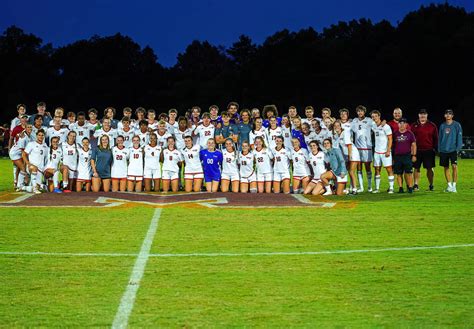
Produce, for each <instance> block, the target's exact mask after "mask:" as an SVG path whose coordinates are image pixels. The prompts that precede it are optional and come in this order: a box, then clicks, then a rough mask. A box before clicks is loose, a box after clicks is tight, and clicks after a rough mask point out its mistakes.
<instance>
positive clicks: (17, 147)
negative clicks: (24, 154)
mask: <svg viewBox="0 0 474 329" xmlns="http://www.w3.org/2000/svg"><path fill="white" fill-rule="evenodd" d="M34 141H36V137H35V136H33V133H31V135H29V136H28V135H27V134H26V132H25V133H24V134H23V137H20V135H18V139H17V140H16V141H15V143H14V144H13V146H12V147H11V149H10V152H20V157H21V151H23V150H24V149H25V148H26V146H27V145H28V143H31V142H34Z"/></svg>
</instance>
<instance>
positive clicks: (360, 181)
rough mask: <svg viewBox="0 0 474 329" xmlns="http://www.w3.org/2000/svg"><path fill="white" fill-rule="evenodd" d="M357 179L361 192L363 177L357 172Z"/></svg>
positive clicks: (360, 172)
mask: <svg viewBox="0 0 474 329" xmlns="http://www.w3.org/2000/svg"><path fill="white" fill-rule="evenodd" d="M357 178H359V186H360V189H361V190H363V189H364V181H363V179H364V177H363V176H362V171H357Z"/></svg>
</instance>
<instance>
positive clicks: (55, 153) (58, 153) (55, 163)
mask: <svg viewBox="0 0 474 329" xmlns="http://www.w3.org/2000/svg"><path fill="white" fill-rule="evenodd" d="M62 161H63V150H62V149H61V147H60V146H59V147H58V148H57V149H53V148H50V149H49V154H48V162H47V164H46V168H51V169H54V170H58V169H59V164H60V163H61V162H62Z"/></svg>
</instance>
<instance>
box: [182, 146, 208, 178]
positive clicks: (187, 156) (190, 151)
mask: <svg viewBox="0 0 474 329" xmlns="http://www.w3.org/2000/svg"><path fill="white" fill-rule="evenodd" d="M200 151H201V146H199V145H193V147H191V148H187V147H184V148H182V149H181V154H182V156H183V159H184V164H185V166H184V173H185V174H196V173H198V174H200V173H202V172H203V171H202V164H201V160H200V159H199V152H200Z"/></svg>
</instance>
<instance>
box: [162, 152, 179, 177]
mask: <svg viewBox="0 0 474 329" xmlns="http://www.w3.org/2000/svg"><path fill="white" fill-rule="evenodd" d="M181 161H183V155H182V154H181V152H180V151H179V150H177V149H174V150H170V149H167V148H166V149H164V150H163V167H162V169H163V171H165V170H167V171H173V172H179V165H178V163H179V162H181Z"/></svg>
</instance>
